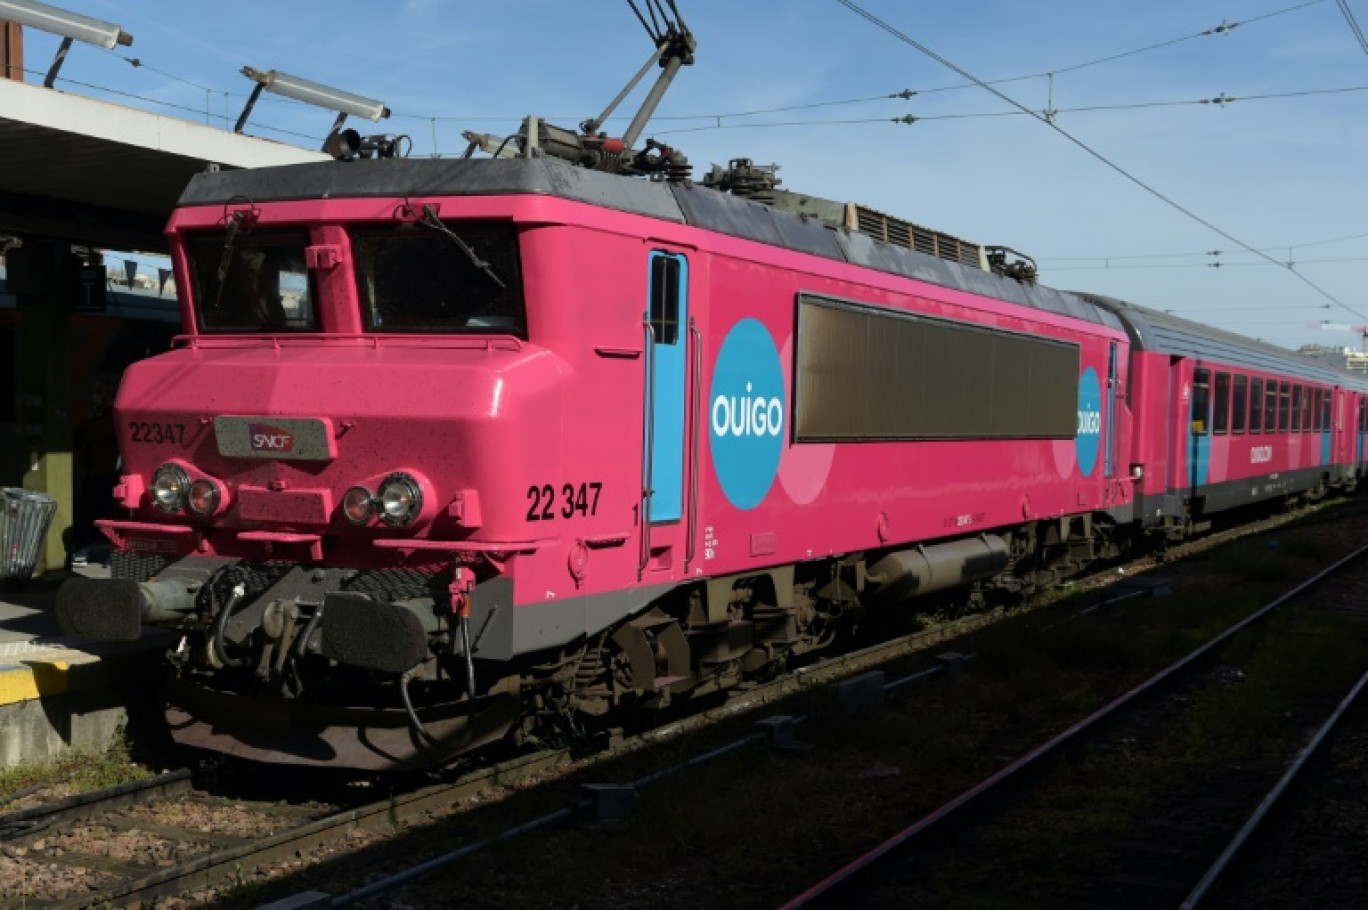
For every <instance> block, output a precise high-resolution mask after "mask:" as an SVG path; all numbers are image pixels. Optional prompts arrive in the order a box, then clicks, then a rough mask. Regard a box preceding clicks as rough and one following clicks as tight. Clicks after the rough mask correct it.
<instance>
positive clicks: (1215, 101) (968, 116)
mask: <svg viewBox="0 0 1368 910" xmlns="http://www.w3.org/2000/svg"><path fill="white" fill-rule="evenodd" d="M1365 91H1368V85H1351V86H1346V87H1343V88H1326V89H1303V90H1300V91H1295V92H1265V93H1263V94H1259V95H1227V94H1225V93H1224V92H1223V93H1221V94H1220V95H1217V96H1215V97H1213V98H1192V99H1188V100H1183V101H1133V102H1128V103H1125V104H1091V105H1085V106H1082V107H1065V108H1052V109H1050V110H1049V111H1041V112H1037V111H1032V110H1030V109H1028V108H1025V107H1022V108H1021V109H1020V110H1012V111H980V112H977V113H965V114H927V115H925V116H921V117H919V116H916V115H915V114H905V115H903V116H901V117H862V118H857V119H849V120H783V121H771V122H768V123H722V122H721V121H720V120H719V121H718V122H717V123H713V124H708V125H706V126H686V127H679V128H678V129H672V130H657V131H656V132H655V135H657V136H672V135H678V134H679V133H702V132H709V131H712V130H744V129H773V128H775V127H803V126H840V125H848V124H856V123H902V124H907V125H911V124H914V123H922V122H931V121H936V120H986V119H991V118H995V117H1020V116H1022V115H1029V116H1032V117H1044V118H1045V119H1046V120H1051V119H1053V118H1055V117H1058V116H1059V115H1060V114H1093V113H1098V112H1101V111H1131V110H1146V109H1154V108H1161V107H1201V106H1203V105H1205V106H1209V107H1220V108H1224V107H1225V106H1226V105H1228V104H1235V103H1236V102H1239V101H1274V100H1283V99H1287V98H1306V97H1311V96H1315V95H1342V94H1346V93H1349V92H1365ZM665 119H668V118H665Z"/></svg>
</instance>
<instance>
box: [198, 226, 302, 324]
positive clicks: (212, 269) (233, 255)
mask: <svg viewBox="0 0 1368 910" xmlns="http://www.w3.org/2000/svg"><path fill="white" fill-rule="evenodd" d="M185 241H186V253H187V254H188V256H189V258H190V274H191V277H192V278H193V279H194V295H195V316H196V321H197V323H198V324H199V330H200V331H201V332H213V333H228V332H233V333H247V334H254V333H262V332H271V333H275V332H317V331H318V330H319V329H318V314H317V310H316V308H315V305H314V293H313V285H312V283H311V281H310V276H309V270H308V268H306V267H305V261H304V248H305V247H307V246H308V245H309V234H308V232H307V231H303V230H293V231H281V230H271V231H257V230H253V229H251V228H249V227H247V226H245V225H244V226H240V227H237V228H236V229H232V228H230V229H228V230H224V231H213V232H204V233H200V232H196V233H193V234H187V235H186V237H185Z"/></svg>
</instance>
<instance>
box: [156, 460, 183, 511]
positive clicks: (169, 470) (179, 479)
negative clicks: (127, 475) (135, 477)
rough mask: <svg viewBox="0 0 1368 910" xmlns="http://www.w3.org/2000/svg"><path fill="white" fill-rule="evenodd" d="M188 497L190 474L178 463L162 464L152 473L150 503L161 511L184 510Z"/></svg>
mask: <svg viewBox="0 0 1368 910" xmlns="http://www.w3.org/2000/svg"><path fill="white" fill-rule="evenodd" d="M189 499H190V475H189V474H186V473H185V468H182V467H181V466H180V465H178V464H164V465H162V466H161V467H159V468H157V473H155V474H153V475H152V504H153V505H155V506H156V507H157V508H159V509H161V510H162V511H163V512H184V511H185V507H186V505H187V504H188V503H189Z"/></svg>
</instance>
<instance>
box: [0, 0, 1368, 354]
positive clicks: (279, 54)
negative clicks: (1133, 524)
mask: <svg viewBox="0 0 1368 910" xmlns="http://www.w3.org/2000/svg"><path fill="white" fill-rule="evenodd" d="M678 2H679V6H680V11H681V12H682V14H683V15H684V17H685V20H686V21H687V22H688V24H689V26H690V28H691V29H692V30H693V32H694V33H695V35H696V36H697V39H698V56H697V63H696V65H694V66H693V67H690V68H686V69H685V70H684V71H683V72H682V73H681V74H680V76H679V78H678V79H677V80H676V82H675V85H674V87H673V88H672V90H671V92H670V94H669V95H668V96H667V97H666V100H665V102H664V104H663V105H662V106H661V108H660V110H659V111H658V115H657V119H656V120H655V121H653V122H652V124H651V126H650V127H649V128H648V130H647V133H646V135H648V136H649V135H654V136H656V137H657V138H659V139H661V140H662V141H670V142H672V143H674V144H676V145H677V146H678V147H679V148H680V149H681V150H682V151H684V152H685V153H686V154H687V155H688V156H689V159H690V161H692V162H693V164H694V165H695V173H696V174H701V172H702V171H703V170H705V169H706V168H707V166H708V165H709V164H711V163H719V164H720V163H725V162H726V161H727V160H728V159H729V158H735V157H748V158H751V159H753V160H755V161H756V162H757V163H766V164H768V163H778V164H780V165H781V166H782V170H781V171H780V176H781V177H782V178H783V180H784V186H785V187H786V188H788V189H793V190H797V191H802V192H810V193H814V194H817V195H822V196H828V197H832V198H836V199H840V200H852V201H858V202H861V203H863V204H866V205H869V206H872V207H874V208H877V209H881V210H883V211H886V212H889V213H891V214H896V215H899V216H901V217H904V218H908V219H910V220H913V221H916V222H919V223H921V224H924V225H927V226H930V227H934V228H936V229H939V230H943V231H947V232H950V233H953V234H956V235H958V236H961V237H964V238H966V239H969V240H973V241H977V242H981V243H992V244H1002V245H1007V246H1011V247H1014V248H1016V249H1018V250H1021V251H1023V252H1025V253H1028V254H1030V255H1032V256H1034V257H1035V258H1036V259H1037V261H1038V262H1039V264H1040V266H1041V271H1042V280H1043V282H1044V283H1046V284H1049V285H1052V286H1055V287H1061V288H1067V289H1078V290H1088V291H1095V292H1098V293H1105V294H1111V295H1114V296H1118V297H1122V298H1125V299H1128V300H1133V301H1135V302H1138V303H1142V304H1145V305H1148V306H1152V307H1156V308H1158V309H1168V310H1173V311H1174V312H1177V313H1179V314H1181V315H1184V316H1188V317H1191V318H1194V319H1198V320H1201V321H1204V322H1209V323H1212V324H1216V325H1220V326H1222V327H1224V328H1228V329H1231V330H1233V331H1238V332H1241V333H1244V334H1248V335H1252V336H1256V337H1261V338H1263V339H1265V340H1267V341H1271V342H1274V343H1277V344H1282V345H1286V346H1289V347H1296V346H1298V345H1301V344H1306V343H1318V344H1330V345H1357V344H1358V336H1357V335H1356V334H1353V333H1349V332H1342V331H1341V332H1332V331H1321V330H1317V329H1314V328H1311V327H1310V326H1311V325H1313V324H1315V323H1319V322H1321V321H1322V320H1328V321H1330V322H1334V323H1344V324H1350V325H1360V324H1368V280H1365V279H1368V216H1365V203H1368V192H1365V191H1368V180H1366V179H1365V175H1364V170H1365V166H1366V165H1368V90H1365V89H1368V49H1365V46H1364V44H1363V43H1361V41H1360V38H1359V36H1358V35H1356V34H1355V32H1354V31H1353V30H1352V29H1351V27H1350V25H1349V22H1348V20H1347V17H1346V15H1345V12H1344V8H1343V7H1346V6H1347V8H1348V9H1349V10H1350V12H1352V13H1353V14H1354V15H1355V16H1356V18H1357V20H1358V23H1359V24H1360V25H1361V26H1362V27H1363V28H1365V29H1368V0H1344V3H1343V4H1341V2H1340V0H1319V2H1314V0H1313V2H1309V3H1308V2H1306V0H1111V2H1107V3H1097V2H1086V0H1035V2H1031V3H1025V2H1019V0H1018V2H1007V0H960V2H957V3H947V4H932V5H928V4H922V3H910V2H907V0H902V2H896V0H863V2H860V3H858V6H859V7H860V8H862V9H864V10H865V11H867V12H868V13H869V14H870V15H872V16H874V17H877V18H878V19H880V20H882V21H883V22H884V23H886V24H887V25H888V26H890V27H892V28H893V29H895V30H897V31H898V32H900V33H901V34H902V36H904V37H905V38H906V39H910V40H911V41H914V42H916V43H918V44H920V45H923V46H924V47H925V48H927V49H929V50H930V51H933V52H935V54H937V55H939V56H940V57H942V58H944V59H945V60H947V61H949V62H950V63H953V64H954V65H955V66H957V67H959V68H961V69H962V70H964V71H966V72H968V73H969V74H971V75H972V76H974V77H977V78H979V79H982V80H999V79H1009V78H1011V77H1018V76H1031V77H1034V78H1026V79H1019V80H1016V81H1008V82H1002V83H999V84H998V85H997V86H996V87H997V89H998V90H999V91H1001V92H1002V93H1004V94H1006V95H1008V96H1009V97H1010V98H1011V99H1014V100H1015V101H1016V102H1019V103H1020V104H1021V105H1022V106H1024V107H1026V108H1029V109H1031V110H1033V111H1036V112H1040V111H1042V110H1044V109H1046V108H1054V109H1056V110H1057V111H1059V113H1058V114H1057V115H1056V116H1055V118H1054V122H1055V124H1056V125H1057V126H1058V127H1060V128H1061V129H1063V130H1065V131H1067V133H1068V134H1069V136H1072V137H1073V139H1075V140H1077V142H1078V143H1082V144H1083V145H1084V146H1086V147H1087V148H1088V149H1091V150H1092V151H1093V152H1095V153H1096V155H1097V156H1101V157H1102V158H1105V159H1106V160H1107V161H1109V162H1111V163H1112V164H1114V165H1115V166H1116V167H1118V168H1120V169H1122V170H1124V171H1125V172H1126V173H1128V174H1130V175H1132V176H1133V177H1135V178H1137V179H1138V180H1140V181H1142V182H1143V183H1144V184H1145V185H1147V186H1148V187H1149V188H1151V189H1153V190H1155V191H1157V192H1158V193H1160V194H1162V195H1163V196H1164V197H1166V198H1167V199H1168V200H1169V201H1170V202H1172V203H1174V204H1176V205H1177V206H1181V207H1182V208H1183V209H1186V210H1187V212H1188V213H1189V214H1185V213H1183V212H1181V211H1179V210H1178V209H1177V208H1175V207H1174V205H1171V204H1170V202H1165V201H1163V200H1161V199H1159V198H1157V197H1156V196H1155V195H1153V194H1152V193H1150V192H1148V191H1147V190H1146V189H1144V188H1142V187H1140V186H1137V185H1136V183H1134V182H1132V181H1131V180H1129V179H1127V178H1126V177H1125V176H1123V175H1122V174H1120V173H1118V172H1117V170H1114V169H1113V168H1111V167H1109V166H1108V165H1107V164H1104V163H1103V162H1102V161H1100V160H1099V158H1098V157H1095V156H1094V155H1093V154H1091V153H1089V152H1088V151H1086V150H1085V149H1084V148H1082V147H1080V145H1078V144H1076V143H1075V142H1074V141H1071V140H1070V138H1068V137H1066V136H1064V135H1061V134H1060V133H1059V132H1057V131H1056V130H1054V129H1052V128H1051V127H1050V126H1049V125H1047V124H1046V123H1043V122H1041V121H1040V120H1037V119H1035V118H1032V117H1029V116H1025V115H1022V114H1020V113H1019V112H1017V111H1016V109H1015V108H1013V107H1012V106H1011V105H1010V104H1009V103H1008V102H1007V101H1004V100H1003V99H1001V98H999V97H996V96H995V95H993V94H991V93H990V92H989V91H987V90H985V89H983V88H980V87H973V86H971V87H959V86H962V85H963V84H964V80H963V79H962V78H961V77H960V76H959V75H957V74H956V73H954V72H953V71H951V70H950V69H948V68H946V66H944V65H943V64H942V63H940V62H937V61H935V60H933V59H932V58H931V57H929V56H927V55H926V54H925V53H924V52H923V51H921V50H919V49H917V48H916V47H913V46H912V45H911V44H910V43H908V41H905V40H903V38H900V37H898V36H895V35H893V34H890V33H889V32H888V31H887V30H885V29H882V28H880V27H879V26H878V25H876V24H875V23H871V22H870V21H869V20H868V19H867V18H865V17H862V16H860V15H859V14H858V13H857V12H856V11H854V10H852V9H850V8H849V7H848V6H847V5H844V4H843V3H841V2H839V0H745V2H740V0H678ZM54 5H58V6H62V7H64V8H66V9H70V10H73V11H75V12H80V13H84V14H86V15H91V16H95V17H97V18H101V19H105V20H108V21H112V22H115V23H118V24H119V25H121V26H122V27H123V28H124V30H125V31H128V32H130V33H131V34H133V35H134V37H135V41H134V43H133V45H132V47H127V48H125V47H120V48H117V49H116V50H114V51H104V50H101V49H99V48H95V47H91V46H88V45H86V46H82V45H77V46H76V47H75V48H73V50H72V52H71V54H70V56H69V57H68V59H67V62H66V64H65V66H64V67H63V69H62V78H61V79H59V81H58V83H57V86H58V88H59V89H61V90H63V91H70V92H74V93H78V94H83V95H89V96H92V97H103V98H107V99H109V100H114V101H119V102H121V103H126V104H130V105H133V106H137V107H142V108H146V109H149V110H155V111H158V112H161V113H164V114H167V115H170V116H178V117H183V118H185V119H189V120H197V121H199V122H206V121H207V122H210V123H212V124H215V125H224V124H227V125H228V126H229V127H231V124H232V122H233V121H234V120H235V119H236V118H237V115H238V113H239V112H240V111H241V109H242V106H243V103H244V102H245V100H246V96H247V94H248V91H249V90H250V88H251V83H250V82H249V81H248V80H247V79H246V78H245V77H244V76H242V75H241V74H240V73H239V70H240V69H241V68H242V66H244V65H250V66H253V67H255V68H257V69H263V70H264V69H273V68H274V69H279V70H282V71H285V72H288V73H291V74H294V75H298V76H302V77H305V78H309V79H313V80H315V81H319V82H323V83H326V84H329V85H334V86H337V87H339V88H344V89H347V90H350V91H353V92H356V93H359V94H363V95H367V96H370V97H373V98H377V99H380V100H383V101H384V102H385V103H386V104H388V105H389V107H390V108H391V109H392V110H393V111H394V116H393V117H392V118H391V119H390V120H388V121H382V122H381V123H380V124H376V125H374V130H375V131H385V132H393V133H405V134H408V135H410V136H411V137H412V139H413V154H415V155H431V154H441V155H456V154H459V153H460V152H461V151H463V149H464V147H465V142H464V140H462V139H461V131H462V130H465V129H474V130H478V131H483V132H493V133H508V132H512V131H514V130H516V128H517V125H518V123H519V121H520V120H521V118H522V117H523V116H525V115H527V114H533V113H535V114H538V115H540V116H543V117H546V118H547V119H549V120H551V121H552V122H553V123H558V124H560V125H562V126H565V127H569V128H573V127H575V126H576V125H577V124H578V122H579V121H580V120H583V119H585V118H587V117H589V116H593V115H597V114H598V113H600V112H601V110H602V109H603V107H604V106H605V105H606V104H607V102H608V101H609V100H610V99H611V98H612V97H613V96H614V95H615V94H616V93H617V92H618V90H619V89H620V88H621V87H622V86H623V85H624V84H625V83H626V81H627V80H628V78H630V77H631V75H632V74H633V73H635V72H636V70H637V69H638V68H639V67H640V66H641V64H642V63H643V62H644V61H645V59H646V57H647V55H648V53H649V52H650V50H651V45H650V43H649V41H648V39H647V37H646V35H645V32H644V31H643V29H642V28H641V26H640V24H639V23H638V22H637V20H636V18H635V16H633V15H632V13H631V11H630V9H629V8H628V6H627V4H626V2H625V0H591V2H578V3H572V2H567V0H504V2H488V3H473V2H459V0H397V2H370V3H359V2H353V0H271V2H265V0H235V2H232V3H200V2H186V0H139V2H118V0H68V2H64V3H56V4H54ZM1232 25H1233V26H1234V27H1230V26H1232ZM1222 26H1226V28H1221V27H1222ZM1203 32H1211V33H1210V34H1206V35H1202V33H1203ZM56 43H57V39H55V38H53V37H51V36H46V35H43V34H41V33H38V32H34V31H32V30H29V31H28V32H27V45H26V54H27V57H26V66H27V68H28V69H30V70H33V71H36V72H37V73H38V74H39V75H33V76H30V80H31V81H38V80H40V79H41V73H42V72H43V71H45V70H46V68H47V66H48V64H49V63H50V61H51V59H52V54H53V53H54V51H55V49H56ZM1146 48H1150V49H1148V50H1142V49H1146ZM1132 51H1138V52H1137V53H1129V52H1132ZM1118 55H1120V56H1118ZM1110 57H1115V58H1116V59H1112V60H1110V61H1109V62H1104V63H1097V64H1096V65H1086V66H1081V67H1080V66H1079V65H1080V64H1089V63H1092V62H1093V61H1099V60H1102V59H1104V58H1110ZM134 58H136V59H137V60H139V61H141V63H142V64H143V65H142V66H140V67H134V66H132V65H131V64H130V63H129V62H128V61H129V60H131V59H134ZM1046 73H1054V74H1055V75H1054V77H1053V79H1050V78H1048V77H1046V76H1043V75H1041V74H1046ZM650 78H653V76H652V77H650ZM904 89H911V90H913V91H916V92H918V94H917V95H915V96H913V97H912V98H911V99H907V100H902V99H889V98H886V97H883V96H887V95H891V94H893V93H896V92H900V91H902V90H904ZM106 90H115V91H118V92H122V93H126V94H123V95H114V94H110V93H109V92H108V91H106ZM641 94H642V89H638V92H637V93H636V94H635V95H634V96H632V98H630V99H629V100H628V103H627V104H625V105H623V111H624V112H625V113H624V114H623V115H622V116H620V117H619V119H618V120H617V121H616V122H610V123H609V124H608V127H607V128H608V130H609V131H610V132H612V131H618V132H620V131H621V130H622V128H623V127H624V126H625V124H626V116H628V115H630V112H631V111H632V110H634V109H635V106H634V104H633V102H638V101H639V99H640V97H641ZM1271 95H1279V96H1286V97H1265V98H1262V99H1260V98H1256V97H1254V96H1271ZM130 96H134V97H130ZM1222 97H1225V98H1231V97H1234V98H1237V99H1242V100H1236V101H1233V102H1229V103H1225V104H1220V103H1207V104H1201V103H1196V102H1198V101H1200V100H1201V99H1208V100H1210V99H1217V98H1222ZM868 98H875V99H879V100H872V101H860V102H858V103H845V102H851V101H852V100H854V99H868ZM779 108H794V109H791V110H782V111H780V110H776V109H779ZM1078 108H1101V109H1100V110H1091V111H1081V110H1077V109H1078ZM757 111H768V112H770V113H752V112H757ZM1003 113H1005V114H1006V115H1004V116H990V115H997V114H1003ZM908 114H910V115H913V116H915V117H918V118H923V119H921V120H919V121H918V122H916V123H913V124H911V125H907V124H899V123H893V122H891V121H892V119H893V118H896V117H901V116H904V115H908ZM841 121H855V122H841ZM331 122H332V116H331V114H329V113H328V112H325V111H322V110H318V109H311V108H308V107H304V106H300V105H297V104H294V103H292V102H288V101H283V100H279V99H274V98H271V96H269V95H267V96H264V97H263V100H262V102H261V103H260V104H259V105H258V107H257V110H256V112H255V113H254V114H253V116H252V119H251V121H250V122H249V124H248V132H251V133H254V134H256V135H260V136H266V137H270V138H275V139H278V140H280V141H285V142H293V143H297V144H302V145H309V146H317V145H319V144H321V141H322V137H323V136H324V135H325V133H326V132H327V129H328V127H329V126H330V125H331ZM352 125H353V126H356V127H357V128H358V129H364V128H366V127H371V126H372V125H371V124H369V123H367V122H365V121H361V122H356V121H355V119H354V118H353V121H352ZM1194 216H1195V217H1194ZM1197 219H1201V221H1205V222H1207V224H1202V223H1200V222H1199V221H1198V220H1197ZM1213 227H1214V228H1215V229H1217V230H1213ZM1221 232H1224V235H1223V234H1222V233H1221ZM1226 235H1228V236H1226ZM1242 244H1244V245H1247V246H1248V247H1250V248H1253V249H1257V250H1260V251H1263V252H1265V253H1266V254H1267V255H1268V256H1270V257H1271V258H1272V259H1273V260H1276V263H1286V262H1288V261H1292V262H1295V263H1296V273H1294V272H1293V271H1291V270H1289V269H1287V268H1285V267H1282V266H1280V265H1278V264H1276V263H1274V262H1269V261H1267V260H1265V259H1261V258H1259V257H1258V256H1256V255H1255V254H1253V253H1251V252H1248V251H1247V250H1245V249H1244V248H1243V247H1242V246H1241V245H1242ZM1214 251H1220V253H1219V255H1211V254H1212V253H1213V252H1214ZM1214 262H1220V263H1221V264H1222V267H1220V268H1213V267H1211V265H1210V264H1211V263H1214ZM1298 275H1300V276H1304V278H1305V279H1306V280H1302V278H1299V277H1298ZM1308 282H1309V283H1308ZM1313 285H1314V286H1313Z"/></svg>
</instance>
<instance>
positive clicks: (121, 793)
mask: <svg viewBox="0 0 1368 910" xmlns="http://www.w3.org/2000/svg"><path fill="white" fill-rule="evenodd" d="M191 786H192V784H191V772H190V771H189V770H188V769H185V768H182V769H179V770H176V771H169V772H167V773H166V774H159V775H157V776H156V777H149V778H146V779H145V780H135V781H130V782H128V783H126V784H116V785H115V786H113V787H105V788H103V789H100V790H92V791H90V792H89V793H78V794H76V795H74V796H68V797H67V798H65V799H62V800H58V801H57V802H54V803H48V804H46V805H42V806H31V807H29V808H27V809H17V810H15V811H13V812H7V813H5V814H4V815H0V840H12V839H14V838H19V837H27V836H28V835H30V834H35V833H37V832H38V831H42V830H43V829H45V828H48V827H50V826H52V825H55V824H58V823H59V822H68V821H79V820H81V819H85V818H91V817H93V816H95V815H99V814H100V813H102V812H106V811H108V810H111V809H119V808H122V807H124V806H133V805H137V804H139V803H143V802H147V801H148V800H150V799H154V798H158V797H164V796H175V795H178V794H180V793H184V792H185V791H187V790H189V789H190V788H191Z"/></svg>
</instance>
